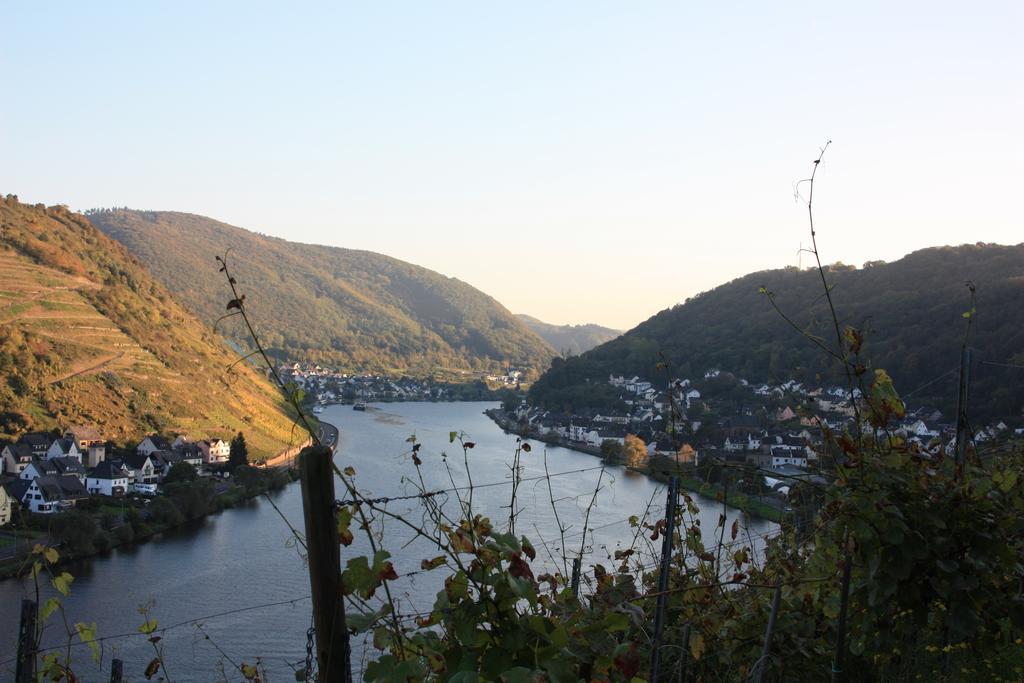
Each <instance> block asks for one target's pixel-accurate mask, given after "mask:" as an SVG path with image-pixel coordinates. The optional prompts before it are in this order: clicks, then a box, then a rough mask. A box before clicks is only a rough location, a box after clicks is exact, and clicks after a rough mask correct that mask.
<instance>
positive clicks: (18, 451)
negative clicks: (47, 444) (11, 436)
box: [0, 441, 45, 476]
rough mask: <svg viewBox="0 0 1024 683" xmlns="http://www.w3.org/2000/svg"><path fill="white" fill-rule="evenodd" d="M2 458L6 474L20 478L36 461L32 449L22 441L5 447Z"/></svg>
mask: <svg viewBox="0 0 1024 683" xmlns="http://www.w3.org/2000/svg"><path fill="white" fill-rule="evenodd" d="M44 452H45V451H44ZM0 457H3V461H4V473H5V474H9V475H11V476H19V475H20V474H21V473H22V472H23V471H24V470H25V468H26V467H28V466H29V464H31V463H32V461H33V460H35V455H34V454H33V453H32V447H31V446H29V445H28V444H25V443H21V442H20V441H19V442H18V443H9V444H7V445H6V446H4V447H3V449H2V450H0Z"/></svg>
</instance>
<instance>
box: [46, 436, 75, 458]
mask: <svg viewBox="0 0 1024 683" xmlns="http://www.w3.org/2000/svg"><path fill="white" fill-rule="evenodd" d="M54 458H77V459H78V461H79V462H81V461H82V452H81V451H80V450H78V446H77V445H76V444H75V441H74V439H68V438H62V439H54V440H53V443H51V444H50V447H49V448H48V449H47V451H46V459H47V460H52V459H54Z"/></svg>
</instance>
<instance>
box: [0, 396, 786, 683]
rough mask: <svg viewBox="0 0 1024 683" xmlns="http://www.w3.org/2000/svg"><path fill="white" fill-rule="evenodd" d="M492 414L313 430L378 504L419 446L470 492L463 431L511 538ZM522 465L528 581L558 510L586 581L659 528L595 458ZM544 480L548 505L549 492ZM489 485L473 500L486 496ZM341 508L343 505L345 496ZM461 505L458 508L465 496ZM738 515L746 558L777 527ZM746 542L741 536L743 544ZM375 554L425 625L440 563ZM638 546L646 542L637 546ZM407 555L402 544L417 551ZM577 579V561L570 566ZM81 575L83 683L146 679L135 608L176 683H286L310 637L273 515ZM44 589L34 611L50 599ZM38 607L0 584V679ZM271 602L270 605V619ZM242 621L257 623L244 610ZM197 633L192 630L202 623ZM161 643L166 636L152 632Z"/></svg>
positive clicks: (293, 565) (557, 540) (145, 651)
mask: <svg viewBox="0 0 1024 683" xmlns="http://www.w3.org/2000/svg"><path fill="white" fill-rule="evenodd" d="M494 406H495V404H492V403H390V404H371V405H370V407H369V410H367V411H366V412H359V411H354V410H352V408H351V407H349V406H329V407H327V408H326V410H325V411H324V414H323V415H322V416H321V417H322V418H323V419H324V420H326V421H328V422H331V423H332V424H335V425H336V426H337V427H338V428H339V429H340V430H341V438H340V442H339V445H338V449H337V454H336V462H337V463H338V464H339V465H340V466H342V467H346V466H352V467H353V468H355V470H356V477H355V481H356V484H357V486H358V487H359V488H360V490H361V491H362V492H363V493H367V494H372V495H373V496H401V495H408V494H410V493H415V492H416V490H415V488H414V487H413V486H412V485H411V484H410V483H409V481H408V478H410V477H415V468H414V465H413V462H412V460H411V458H410V456H409V450H410V446H411V444H410V443H409V442H407V439H408V438H409V437H410V436H413V435H415V437H416V440H417V442H419V443H420V444H421V447H420V450H419V457H420V458H421V460H422V461H423V465H422V471H423V476H424V480H425V483H426V486H427V489H428V490H435V489H442V488H448V489H450V488H452V480H454V483H455V485H456V486H464V485H466V484H467V483H468V476H467V473H466V470H465V466H464V461H463V451H462V449H461V447H459V443H458V441H456V442H455V443H450V442H449V434H450V432H453V431H454V432H459V433H463V434H464V435H465V439H467V440H470V441H472V442H474V443H475V444H476V445H475V447H474V448H473V449H471V450H469V451H468V461H469V474H470V475H471V476H472V481H473V484H474V485H475V486H476V487H477V488H476V489H475V491H474V497H473V508H474V512H478V513H482V514H486V515H488V516H490V518H491V519H492V521H493V522H494V523H495V525H496V526H499V527H501V528H502V529H504V528H505V526H507V524H508V517H509V510H510V508H509V497H510V493H511V486H510V464H511V462H512V458H513V455H514V452H515V447H516V439H515V437H514V436H511V435H507V434H505V433H504V432H502V431H501V429H500V428H498V427H497V425H495V424H494V423H493V422H491V420H490V419H489V418H488V417H487V416H485V415H484V414H483V411H484V410H485V409H486V408H490V407H494ZM533 446H534V447H533V450H532V451H531V452H530V453H524V454H523V456H522V461H521V465H522V468H523V469H522V477H523V482H522V484H521V485H520V488H519V492H518V496H517V498H518V503H517V506H516V510H517V517H516V532H517V533H518V534H520V535H525V536H527V537H529V538H530V539H531V541H532V543H533V545H534V546H535V548H536V549H537V553H538V556H537V560H536V562H535V567H534V570H535V573H540V572H541V571H542V570H543V569H552V568H557V569H561V568H562V567H563V561H562V559H561V558H562V556H563V553H562V543H563V541H562V536H563V534H560V533H559V527H558V524H557V523H556V521H555V515H554V513H553V510H552V499H554V501H555V506H556V507H557V510H558V515H559V518H560V520H561V524H562V526H563V527H566V530H565V532H564V536H565V546H566V551H565V555H568V556H569V557H570V558H571V557H573V556H575V554H577V553H578V552H579V551H580V549H581V547H582V549H583V551H584V553H585V558H584V562H583V566H584V567H585V568H586V567H589V566H592V565H593V564H594V563H597V562H604V563H605V565H606V566H610V564H611V563H610V562H609V561H608V558H609V556H610V555H611V554H612V553H613V552H614V550H615V549H616V548H618V547H628V546H630V545H631V544H632V543H633V539H634V534H635V531H634V530H633V529H632V528H631V527H630V524H629V522H628V518H629V516H630V515H637V516H641V517H642V516H643V515H644V511H645V509H646V508H648V504H649V503H651V501H653V504H651V505H650V514H651V516H653V517H654V518H657V517H659V516H661V515H662V513H663V511H664V504H665V493H664V490H663V487H662V486H661V485H658V484H656V483H654V482H652V481H651V480H649V479H647V478H646V477H643V476H640V475H636V474H634V473H630V472H626V471H624V470H623V469H622V468H619V467H610V468H608V469H607V471H605V472H604V474H603V475H602V473H601V471H600V461H599V460H598V459H597V458H595V457H593V456H590V455H587V454H584V453H578V452H575V451H571V450H568V449H564V448H559V447H550V446H549V447H547V449H546V455H547V464H548V469H549V471H550V473H551V474H552V475H554V476H552V477H551V478H550V479H549V480H545V479H544V478H543V476H544V457H545V455H544V454H545V449H544V444H540V443H535V444H533ZM599 477H601V487H600V490H599V491H598V493H597V496H596V500H595V503H594V505H593V507H592V510H591V513H590V518H589V523H588V525H587V526H588V528H589V529H591V530H592V531H591V532H589V533H587V534H586V536H584V535H583V534H582V533H581V531H582V529H583V525H584V517H585V514H586V511H587V508H588V506H589V504H590V502H591V499H592V498H593V497H594V496H593V494H594V490H595V488H596V487H597V485H598V479H599ZM548 481H550V487H551V491H550V492H549V490H548ZM481 485H482V486H481ZM338 493H339V497H341V490H340V485H339V492H338ZM465 493H466V492H465V491H462V492H461V494H462V495H463V496H465ZM444 499H447V501H448V502H447V503H446V504H445V506H446V507H445V509H446V510H448V511H449V512H451V513H452V514H455V511H457V510H458V503H457V501H456V500H455V497H454V495H453V494H448V497H439V498H438V500H444ZM273 500H274V503H275V504H276V505H277V507H278V509H279V510H280V513H281V514H283V515H284V516H285V517H286V518H287V519H288V520H289V521H290V522H291V523H292V524H294V525H295V526H296V528H298V529H300V530H301V528H302V499H301V493H300V489H299V486H298V484H292V485H290V486H288V487H287V488H286V489H284V490H283V491H280V492H278V493H276V494H274V497H273ZM696 502H697V504H698V505H699V506H700V507H701V508H702V510H701V512H700V515H699V517H700V520H701V522H702V527H703V528H704V529H705V530H707V531H708V532H710V531H711V530H713V529H714V528H715V525H716V524H717V522H718V516H719V512H720V505H719V504H717V503H715V502H714V501H711V500H707V499H700V498H698V499H697V501H696ZM417 505H418V501H415V500H406V501H395V502H392V503H389V510H393V511H395V512H398V513H402V514H405V515H407V516H408V517H409V518H410V519H413V520H417V521H418V520H420V519H421V518H422V514H421V513H420V512H419V508H418V507H417ZM732 515H737V516H739V518H740V520H741V527H742V528H745V529H747V530H749V532H750V534H751V538H752V539H753V541H754V544H755V546H759V545H760V539H761V537H762V536H763V535H765V534H767V533H770V532H771V531H772V530H773V529H774V528H775V525H774V524H772V523H770V522H765V521H762V520H753V519H747V518H746V516H745V515H743V514H742V513H738V512H732V511H730V517H729V523H730V524H731V522H732V519H733V516H732ZM743 536H744V537H745V536H746V534H745V533H744V534H743ZM383 538H384V541H383V547H384V548H385V549H386V550H388V551H389V552H390V553H391V555H392V562H393V563H394V566H395V569H396V570H397V572H398V574H399V576H400V578H399V580H398V581H396V582H394V583H393V591H394V593H395V596H396V597H397V598H398V601H399V609H400V611H401V612H402V613H403V614H412V613H416V612H419V611H423V610H429V608H430V606H431V604H432V602H433V598H434V594H435V593H436V592H437V590H438V587H439V585H440V581H441V580H442V578H443V572H444V569H439V570H437V571H435V572H429V573H421V574H415V575H410V574H413V573H414V572H416V571H417V570H418V569H419V568H420V567H419V565H420V561H421V560H422V559H424V558H430V557H433V556H435V555H437V554H438V553H437V552H436V549H432V548H430V547H429V544H427V543H425V542H424V541H423V540H422V539H421V540H418V541H417V540H413V534H412V532H410V531H409V530H408V529H406V528H402V527H401V526H400V525H397V524H388V525H385V527H384V529H383ZM641 538H644V537H643V536H641ZM356 539H357V540H356V542H355V543H354V544H353V546H351V547H349V548H345V549H344V551H343V559H342V562H343V564H344V561H345V557H346V556H353V555H357V554H364V553H367V551H368V545H367V541H366V540H365V539H364V538H363V537H361V535H360V533H359V532H356ZM410 541H411V542H410ZM654 550H655V549H653V548H648V549H647V553H646V554H645V555H642V556H641V557H642V559H641V560H639V561H641V562H643V563H644V564H645V565H649V564H650V563H651V562H652V553H653V552H654ZM568 564H569V566H570V567H571V560H569V561H568ZM68 571H69V572H71V573H72V574H73V575H74V576H75V580H74V583H73V584H72V586H71V595H70V597H69V598H67V599H65V601H64V602H65V606H66V612H67V619H68V621H69V623H74V622H77V621H84V622H93V621H95V622H96V624H97V627H98V635H99V636H100V637H101V638H105V640H103V641H102V642H101V646H102V656H103V659H102V662H101V663H100V664H95V663H93V662H92V660H91V659H90V655H89V652H88V649H87V648H84V647H74V648H73V649H72V656H73V660H72V661H73V666H74V669H75V671H76V672H77V673H78V674H79V676H80V677H81V678H83V679H84V680H99V679H103V677H104V673H106V672H109V669H110V659H111V658H112V657H117V658H120V659H122V660H124V662H125V675H126V678H127V679H128V680H139V679H141V672H142V670H143V669H144V668H145V666H146V664H147V663H148V662H149V661H150V659H152V658H153V654H154V653H153V646H152V645H151V644H150V643H149V642H147V640H146V638H145V637H141V636H139V635H138V634H137V628H138V627H139V625H140V624H142V622H143V616H142V614H141V613H140V612H139V607H140V606H143V605H148V606H149V614H150V616H151V618H154V619H156V620H157V622H158V632H157V633H158V635H161V636H162V639H161V641H160V642H159V645H160V646H162V647H163V656H164V661H165V663H166V666H167V671H168V673H169V675H170V678H171V679H172V680H174V681H179V682H180V681H210V680H222V673H221V672H223V678H226V679H227V680H231V681H234V680H241V679H242V677H241V675H240V674H239V672H238V670H237V668H236V665H239V664H241V663H242V662H245V663H250V664H251V663H253V662H255V660H256V658H257V657H259V658H260V662H261V663H262V665H263V666H264V667H265V669H266V672H267V679H268V680H270V681H292V680H295V678H294V675H293V671H294V670H295V669H296V668H300V667H301V666H303V664H304V659H305V654H306V630H307V629H308V628H309V626H310V600H309V599H308V595H309V583H308V574H307V571H306V568H305V566H304V564H303V560H302V557H301V555H300V554H299V552H298V550H297V549H296V548H295V543H294V542H293V537H292V534H291V532H290V531H289V529H288V526H287V525H286V523H285V522H284V520H282V518H281V516H280V515H279V514H278V512H277V511H275V510H274V508H273V506H271V505H270V504H269V503H268V502H267V501H266V500H256V501H252V502H251V503H250V504H248V505H246V506H244V507H240V508H235V509H232V510H227V511H225V512H223V513H221V514H219V515H214V516H211V517H209V518H207V519H206V520H203V521H202V522H200V523H197V524H195V525H194V526H191V527H189V528H185V529H180V530H176V531H174V532H171V533H168V534H164V536H163V537H162V538H161V539H159V540H157V541H151V542H149V543H144V544H140V545H137V546H132V547H130V548H124V549H118V550H115V551H113V552H111V553H110V554H109V555H107V556H104V557H98V558H94V559H91V560H87V561H83V562H79V563H76V564H75V565H73V566H70V567H68ZM53 593H54V591H53V590H52V589H49V590H44V593H43V595H42V596H41V600H42V601H45V599H46V598H47V597H49V596H50V595H52V594H53ZM23 597H34V588H33V584H32V581H31V580H30V579H27V578H25V579H12V580H8V581H4V582H0V679H2V680H11V679H13V677H14V662H13V661H12V660H13V658H14V656H15V653H16V635H17V631H18V618H19V611H20V603H21V599H22V598H23ZM272 603H276V604H272ZM250 608H251V609H250ZM196 620H198V621H196ZM60 621H61V620H60V616H59V615H54V616H52V617H51V618H50V625H49V626H48V627H47V630H46V632H45V634H44V646H55V645H59V644H61V643H63V642H65V641H66V638H63V637H62V636H61V634H62V633H63V632H64V629H63V626H58V624H59V623H60ZM164 628H166V629H167V630H166V631H161V630H160V629H164ZM373 652H374V651H373V650H372V648H370V647H369V646H367V645H366V644H365V643H364V642H362V641H354V642H353V659H354V661H357V662H358V661H363V660H364V659H365V658H366V657H372V656H373Z"/></svg>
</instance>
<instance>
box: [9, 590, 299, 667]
mask: <svg viewBox="0 0 1024 683" xmlns="http://www.w3.org/2000/svg"><path fill="white" fill-rule="evenodd" d="M312 597H313V596H312V595H304V596H302V597H301V598H293V599H291V600H279V601H277V602H267V603H264V604H262V605H251V606H249V607H238V608H236V609H230V610H226V611H224V612H216V613H215V614H208V615H206V616H202V617H196V618H194V619H186V620H185V621H179V622H177V623H176V624H171V625H170V626H161V627H159V628H157V629H156V630H155V631H153V633H158V632H159V633H165V632H167V631H170V630H172V629H176V628H180V627H182V626H188V625H190V624H195V623H197V622H202V621H209V620H210V619H217V618H218V617H225V616H228V615H231V614H239V613H241V612H251V611H252V610H257V609H264V608H267V607H281V606H282V605H294V604H295V603H297V602H302V601H303V600H309V599H310V598H312ZM132 636H152V634H151V633H142V632H140V631H132V632H130V633H119V634H117V635H113V636H103V637H102V638H96V639H95V640H89V641H79V642H75V643H71V644H70V645H69V644H67V643H65V644H63V645H54V646H52V647H41V648H37V649H36V653H37V654H38V653H40V652H49V651H51V650H64V649H67V648H68V647H81V646H83V645H89V644H93V643H95V644H99V643H103V642H106V641H108V640H117V639H119V638H129V637H132ZM16 661H18V658H17V657H11V658H10V659H5V660H3V661H0V666H4V665H6V664H11V663H12V662H16Z"/></svg>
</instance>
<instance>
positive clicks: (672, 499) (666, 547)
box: [651, 476, 679, 681]
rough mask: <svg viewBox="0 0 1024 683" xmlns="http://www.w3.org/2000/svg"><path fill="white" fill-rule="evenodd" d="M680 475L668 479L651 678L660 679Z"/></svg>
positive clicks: (652, 647)
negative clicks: (659, 672)
mask: <svg viewBox="0 0 1024 683" xmlns="http://www.w3.org/2000/svg"><path fill="white" fill-rule="evenodd" d="M678 489H679V477H676V476H673V477H672V478H670V479H669V480H668V500H667V501H666V503H665V533H664V536H662V540H661V569H660V570H659V572H658V604H657V607H656V608H655V612H654V638H653V643H652V645H651V680H652V681H657V680H658V667H659V665H660V657H659V654H660V653H659V648H660V646H661V632H662V630H663V629H664V627H665V608H666V607H667V606H668V575H669V563H670V562H671V561H672V537H673V536H674V535H675V532H676V500H677V498H678V497H679V496H678V495H677V492H678Z"/></svg>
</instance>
